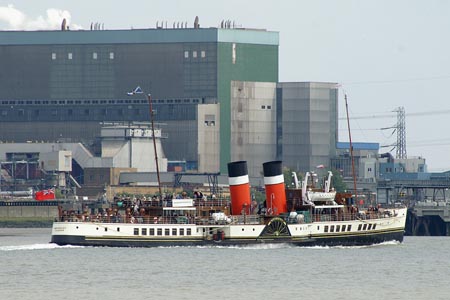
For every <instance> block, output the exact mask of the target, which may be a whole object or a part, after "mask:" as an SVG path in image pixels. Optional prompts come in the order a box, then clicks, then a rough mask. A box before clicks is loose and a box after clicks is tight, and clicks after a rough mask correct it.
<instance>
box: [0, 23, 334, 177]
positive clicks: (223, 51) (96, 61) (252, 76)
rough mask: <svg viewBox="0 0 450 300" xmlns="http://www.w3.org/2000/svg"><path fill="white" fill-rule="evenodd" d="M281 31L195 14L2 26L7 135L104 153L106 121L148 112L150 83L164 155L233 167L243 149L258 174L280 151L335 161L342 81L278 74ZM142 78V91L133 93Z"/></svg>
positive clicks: (305, 159) (189, 164)
mask: <svg viewBox="0 0 450 300" xmlns="http://www.w3.org/2000/svg"><path fill="white" fill-rule="evenodd" d="M278 40H279V35H278V33H277V32H270V31H266V30H255V29H245V28H229V27H227V26H224V28H199V27H198V26H197V25H195V26H194V28H174V29H167V28H160V27H158V28H155V29H133V30H79V31H69V30H61V31H0V126H1V129H0V140H1V141H3V142H16V143H23V142H72V143H73V142H75V143H78V142H82V143H83V144H84V145H86V146H88V147H89V148H90V150H91V151H92V153H93V154H94V155H101V147H100V145H101V140H100V138H99V137H100V131H101V127H102V126H104V124H107V123H114V122H120V123H123V122H130V123H132V122H142V121H148V120H149V118H150V115H149V105H148V99H147V97H146V95H145V94H147V93H151V94H152V103H153V111H154V117H155V121H156V122H157V123H159V124H160V125H161V129H162V132H163V139H162V145H163V148H164V152H165V154H166V157H167V159H168V160H169V161H182V162H185V166H186V168H187V169H188V170H195V171H198V172H218V171H221V172H222V173H226V165H227V163H228V162H230V161H236V160H247V161H248V162H249V173H250V175H251V176H259V175H260V173H261V170H262V163H263V162H266V161H269V160H274V159H280V160H283V162H284V164H285V165H286V166H288V167H291V168H293V169H297V170H300V171H308V170H310V169H311V168H312V167H313V166H315V165H318V164H328V162H329V158H330V157H331V156H333V155H334V153H335V144H336V140H337V90H336V85H335V84H333V83H308V82H304V83H301V82H300V83H295V82H294V83H278ZM136 86H140V87H141V88H142V90H143V92H144V93H143V94H135V95H133V96H127V92H129V91H131V90H132V89H134V88H135V87H136ZM17 151H18V152H20V149H17ZM149 159H151V158H150V157H149ZM113 167H114V166H113Z"/></svg>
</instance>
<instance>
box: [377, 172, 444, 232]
mask: <svg viewBox="0 0 450 300" xmlns="http://www.w3.org/2000/svg"><path fill="white" fill-rule="evenodd" d="M449 175H450V174H448V173H440V174H435V173H428V174H426V175H425V176H418V178H399V177H398V178H384V179H381V180H379V181H378V185H377V195H378V201H379V202H382V203H383V202H386V203H395V202H404V203H407V204H408V207H409V208H410V209H409V213H408V215H409V218H408V221H407V233H408V234H410V235H447V236H450V197H449V188H450V176H449Z"/></svg>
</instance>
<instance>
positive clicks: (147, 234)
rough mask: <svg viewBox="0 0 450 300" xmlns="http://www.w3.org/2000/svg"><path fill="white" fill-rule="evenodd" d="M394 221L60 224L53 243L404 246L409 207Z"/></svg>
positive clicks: (394, 213) (398, 212)
mask: <svg viewBox="0 0 450 300" xmlns="http://www.w3.org/2000/svg"><path fill="white" fill-rule="evenodd" d="M391 214H392V216H390V217H387V216H386V217H382V218H373V219H365V220H351V221H314V220H313V222H310V223H302V224H288V223H287V222H286V221H284V220H283V219H281V218H278V217H274V218H272V219H271V220H270V221H269V222H268V223H267V224H244V223H239V224H224V225H219V224H208V225H196V224H139V223H138V224H130V223H98V222H55V223H54V224H53V228H52V242H54V243H57V244H60V245H66V244H73V245H90V246H136V247H152V246H161V245H163V246H164V245H169V246H172V245H199V244H210V243H222V244H224V245H227V244H229V245H231V244H233V245H242V244H255V243H291V244H295V245H298V246H302V245H365V244H374V243H379V242H383V241H387V240H398V241H400V242H401V241H402V239H403V233H404V228H405V222H406V208H398V209H393V210H392V211H391Z"/></svg>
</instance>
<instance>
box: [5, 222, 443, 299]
mask: <svg viewBox="0 0 450 300" xmlns="http://www.w3.org/2000/svg"><path fill="white" fill-rule="evenodd" d="M49 240H50V229H9V228H0V299H36V300H38V299H272V298H273V299H275V298H280V299H294V298H295V299H450V260H449V257H450V237H406V238H405V241H404V242H403V243H402V244H398V243H393V242H392V243H385V244H382V245H377V246H369V247H331V248H327V247H311V248H296V247H291V246H288V245H276V246H267V245H262V246H252V247H169V248H164V247H162V248H101V247H97V248H94V247H73V246H64V247H60V246H56V245H54V244H50V243H48V241H49Z"/></svg>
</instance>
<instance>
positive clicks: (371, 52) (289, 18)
mask: <svg viewBox="0 0 450 300" xmlns="http://www.w3.org/2000/svg"><path fill="white" fill-rule="evenodd" d="M195 16H199V19H200V26H201V27H217V26H218V25H219V24H220V22H221V21H222V20H224V19H225V20H231V21H233V22H234V23H235V24H236V25H238V26H242V27H246V28H264V29H267V30H270V31H278V32H279V33H280V52H279V62H280V74H279V78H280V81H281V82H286V81H325V82H337V83H339V84H340V85H341V88H340V93H339V98H340V104H339V110H340V112H339V114H340V117H341V118H343V117H345V105H344V96H343V95H344V92H345V93H346V94H347V98H348V103H349V110H350V118H351V129H352V139H353V141H354V142H377V143H380V144H381V145H390V144H395V142H396V133H394V134H393V135H392V132H393V129H387V130H380V128H386V127H392V126H395V124H396V122H397V119H396V114H395V113H394V112H392V111H394V110H396V109H397V108H398V107H404V108H405V111H406V142H407V155H408V157H417V156H421V157H424V158H426V161H427V164H428V169H429V170H430V171H446V170H450V125H449V123H450V101H449V100H450V99H449V98H450V96H449V91H448V87H450V38H449V36H450V35H449V31H450V1H447V0H427V1H423V0H402V1H396V0H370V1H362V0H354V1H352V0H339V1H338V0H334V1H331V0H330V1H324V0H310V1H302V0H288V1H286V0H279V1H268V0H267V1H266V0H249V1H244V0H226V1H213V0H190V1H187V0H152V1H150V0H142V1H139V0H128V1H107V0H95V1H93V0H89V1H86V0H77V1H62V0H60V1H52V0H39V1H26V0H17V1H3V0H0V30H11V29H12V30H23V29H26V30H33V29H58V28H60V24H61V20H62V19H63V18H66V19H67V21H68V24H69V26H70V28H71V29H80V28H84V29H89V27H90V24H91V22H94V23H95V22H97V23H101V24H104V27H105V29H129V28H154V27H155V25H156V22H159V23H161V22H162V21H164V22H165V21H167V23H168V24H169V25H168V26H169V27H170V26H171V24H173V22H187V23H188V26H189V27H192V26H193V22H194V18H195ZM361 117H364V118H361ZM339 127H340V131H339V136H340V140H341V141H348V134H347V131H346V130H347V129H346V121H345V120H341V121H340V125H339ZM391 149H392V147H386V148H382V149H380V152H387V151H390V150H391ZM392 153H393V155H394V156H395V149H394V150H393V151H392Z"/></svg>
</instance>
